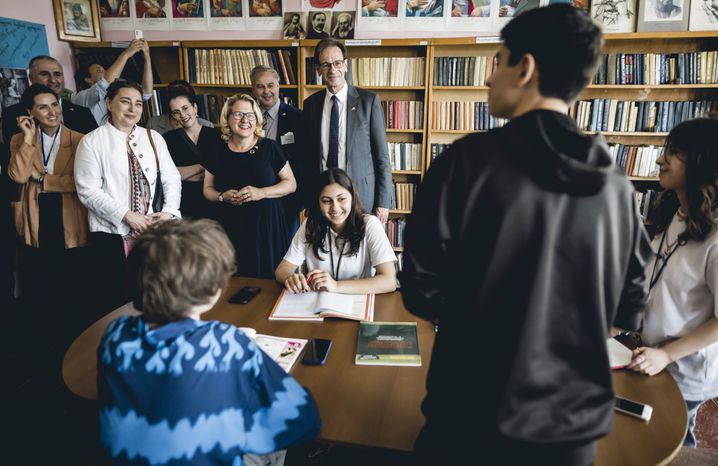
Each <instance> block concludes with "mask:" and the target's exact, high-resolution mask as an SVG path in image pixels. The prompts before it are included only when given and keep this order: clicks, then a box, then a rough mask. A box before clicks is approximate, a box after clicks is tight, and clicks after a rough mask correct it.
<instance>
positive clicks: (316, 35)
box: [307, 11, 329, 39]
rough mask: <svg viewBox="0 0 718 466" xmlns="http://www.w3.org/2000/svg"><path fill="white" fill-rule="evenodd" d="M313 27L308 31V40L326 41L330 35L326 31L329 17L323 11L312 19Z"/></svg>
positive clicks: (315, 14) (318, 12) (316, 13)
mask: <svg viewBox="0 0 718 466" xmlns="http://www.w3.org/2000/svg"><path fill="white" fill-rule="evenodd" d="M310 21H311V22H312V27H310V28H309V30H308V31H307V39H325V38H327V37H329V33H328V32H327V31H325V30H324V29H325V27H326V25H327V15H326V13H324V12H323V11H317V12H315V13H314V15H313V16H312V17H311V19H310Z"/></svg>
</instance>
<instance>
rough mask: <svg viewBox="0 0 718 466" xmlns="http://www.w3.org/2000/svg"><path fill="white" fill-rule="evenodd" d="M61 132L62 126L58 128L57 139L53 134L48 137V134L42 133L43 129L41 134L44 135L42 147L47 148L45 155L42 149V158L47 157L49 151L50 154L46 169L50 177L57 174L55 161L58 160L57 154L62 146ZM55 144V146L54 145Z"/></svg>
mask: <svg viewBox="0 0 718 466" xmlns="http://www.w3.org/2000/svg"><path fill="white" fill-rule="evenodd" d="M61 131H62V125H60V126H58V127H57V133H56V135H57V137H55V136H56V135H55V134H53V135H52V136H48V135H47V134H45V133H44V132H43V131H42V129H41V130H40V134H41V135H42V142H41V144H42V147H44V148H45V153H44V154H43V153H42V150H43V149H42V148H41V149H40V154H41V157H45V156H46V155H47V153H48V151H49V152H50V158H49V160H48V161H47V167H45V169H46V170H47V174H48V175H52V174H54V172H55V159H56V158H57V153H58V152H59V151H60V146H61V145H62V144H61V143H60V139H61V138H62V134H61ZM53 142H54V143H55V144H53ZM42 162H43V164H44V163H45V161H44V160H43V161H42Z"/></svg>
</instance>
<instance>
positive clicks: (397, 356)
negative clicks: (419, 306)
mask: <svg viewBox="0 0 718 466" xmlns="http://www.w3.org/2000/svg"><path fill="white" fill-rule="evenodd" d="M354 363H355V364H359V365H370V366H416V367H418V366H421V354H419V338H418V336H417V332H416V322H360V323H359V335H358V337H357V352H356V357H355V359H354Z"/></svg>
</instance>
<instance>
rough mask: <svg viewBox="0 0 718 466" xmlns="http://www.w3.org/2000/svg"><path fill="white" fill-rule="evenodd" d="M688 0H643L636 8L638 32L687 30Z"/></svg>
mask: <svg viewBox="0 0 718 466" xmlns="http://www.w3.org/2000/svg"><path fill="white" fill-rule="evenodd" d="M689 11H690V0H643V1H641V2H640V7H639V9H638V26H637V29H638V32H652V31H687V30H688V16H689Z"/></svg>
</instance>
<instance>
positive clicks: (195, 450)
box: [97, 316, 321, 466]
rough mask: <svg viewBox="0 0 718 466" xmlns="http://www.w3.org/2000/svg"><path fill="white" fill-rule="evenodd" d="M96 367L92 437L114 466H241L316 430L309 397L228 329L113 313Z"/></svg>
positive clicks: (318, 424) (314, 410) (308, 437)
mask: <svg viewBox="0 0 718 466" xmlns="http://www.w3.org/2000/svg"><path fill="white" fill-rule="evenodd" d="M97 361H98V380H97V386H98V392H99V400H100V441H101V443H102V445H103V447H104V448H105V449H107V451H108V452H109V454H110V456H111V457H112V458H113V459H114V460H115V462H116V463H117V464H128V465H129V464H132V465H172V466H179V465H189V464H192V465H232V466H241V465H242V455H243V454H246V453H256V454H266V453H270V452H273V451H277V450H281V449H284V448H287V447H288V446H290V445H293V444H297V443H302V442H306V441H309V440H311V439H312V438H314V437H315V436H316V435H317V434H318V433H319V430H320V427H321V422H320V420H319V413H318V411H317V407H316V404H315V402H314V400H313V398H312V396H311V395H310V394H309V393H308V392H307V391H306V390H305V389H304V388H302V387H301V386H300V385H299V384H298V383H297V381H296V380H294V378H292V377H291V376H290V375H288V374H286V373H285V372H284V371H283V370H282V369H281V368H280V367H279V366H278V365H277V364H276V363H275V362H274V361H273V360H272V359H271V358H270V357H269V356H267V355H266V354H265V353H264V352H263V351H261V350H260V349H259V348H257V346H256V345H255V344H254V343H253V342H252V341H251V340H250V339H248V338H247V337H246V336H245V335H244V334H243V333H242V332H241V331H240V330H238V329H237V327H235V326H233V325H229V324H225V323H222V322H217V321H197V320H192V319H186V320H180V321H176V322H171V323H168V324H166V325H163V326H160V327H157V328H155V329H150V328H149V325H148V324H147V322H146V321H145V320H144V319H143V318H142V316H134V317H130V316H125V317H120V318H119V319H117V320H115V321H113V322H112V323H111V324H110V325H109V327H108V328H107V330H106V331H105V334H104V336H103V337H102V341H101V343H100V347H99V348H98V358H97Z"/></svg>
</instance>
